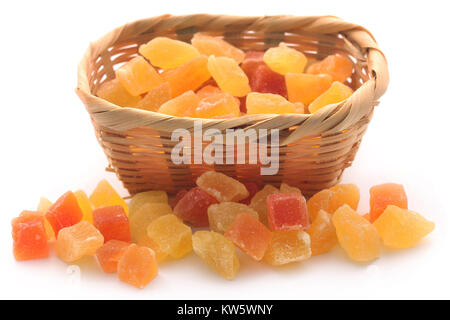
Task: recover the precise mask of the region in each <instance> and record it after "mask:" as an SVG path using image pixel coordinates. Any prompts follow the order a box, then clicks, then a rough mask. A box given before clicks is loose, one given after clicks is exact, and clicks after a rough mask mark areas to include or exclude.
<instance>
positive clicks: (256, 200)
mask: <svg viewBox="0 0 450 320" xmlns="http://www.w3.org/2000/svg"><path fill="white" fill-rule="evenodd" d="M279 192H280V190H278V189H277V188H275V187H274V186H272V185H270V184H266V185H265V186H264V188H263V189H262V190H260V191H258V192H257V193H256V194H255V196H254V197H253V198H252V200H251V201H250V205H249V206H250V208H252V209H253V210H255V211H256V212H258V216H259V221H261V222H262V223H264V224H265V225H266V226H268V225H269V221H268V219H267V197H268V196H269V195H271V194H275V193H279Z"/></svg>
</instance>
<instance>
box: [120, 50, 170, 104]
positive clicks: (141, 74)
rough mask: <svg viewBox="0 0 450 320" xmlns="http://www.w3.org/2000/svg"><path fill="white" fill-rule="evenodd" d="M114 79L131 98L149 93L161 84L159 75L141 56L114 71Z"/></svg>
mask: <svg viewBox="0 0 450 320" xmlns="http://www.w3.org/2000/svg"><path fill="white" fill-rule="evenodd" d="M116 78H117V79H119V81H120V83H121V84H122V86H123V87H124V88H125V89H126V90H127V91H128V92H129V93H130V94H131V95H133V96H139V95H141V94H143V93H146V92H149V91H150V90H151V89H153V88H154V87H156V86H159V85H160V84H162V83H163V80H162V78H161V76H160V75H159V73H158V72H157V71H156V70H155V69H154V68H153V67H152V66H151V65H150V64H149V63H148V62H147V61H146V60H145V59H144V58H143V57H141V56H137V57H135V58H133V59H131V60H130V61H128V62H127V63H125V64H124V65H123V66H121V67H120V68H119V69H117V70H116Z"/></svg>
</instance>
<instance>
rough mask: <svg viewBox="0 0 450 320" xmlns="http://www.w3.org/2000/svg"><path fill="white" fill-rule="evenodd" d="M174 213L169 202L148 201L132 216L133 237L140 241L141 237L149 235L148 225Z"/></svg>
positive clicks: (131, 228) (134, 239) (131, 230)
mask: <svg viewBox="0 0 450 320" xmlns="http://www.w3.org/2000/svg"><path fill="white" fill-rule="evenodd" d="M171 213H172V207H171V206H169V204H168V203H151V202H150V203H146V204H144V205H142V206H140V207H139V209H138V210H136V212H135V213H134V214H133V215H132V216H131V217H130V233H131V239H132V240H133V241H134V242H138V241H139V239H140V238H142V237H144V236H147V227H148V225H149V224H150V223H151V222H152V221H154V220H156V219H157V218H159V217H161V216H163V215H166V214H171Z"/></svg>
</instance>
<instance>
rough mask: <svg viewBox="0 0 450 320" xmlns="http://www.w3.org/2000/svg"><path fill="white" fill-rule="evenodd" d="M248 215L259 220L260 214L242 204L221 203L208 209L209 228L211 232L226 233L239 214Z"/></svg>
mask: <svg viewBox="0 0 450 320" xmlns="http://www.w3.org/2000/svg"><path fill="white" fill-rule="evenodd" d="M241 213H242V214H248V215H249V216H251V217H253V218H255V219H257V220H259V217H258V212H256V211H255V210H253V209H252V208H250V207H249V206H246V205H245V204H242V203H236V202H221V203H219V204H213V205H211V206H209V207H208V218H209V226H210V227H211V230H213V231H215V232H219V233H225V231H227V230H228V228H229V227H230V226H231V224H232V223H233V222H234V220H235V219H236V217H237V216H238V215H239V214H241Z"/></svg>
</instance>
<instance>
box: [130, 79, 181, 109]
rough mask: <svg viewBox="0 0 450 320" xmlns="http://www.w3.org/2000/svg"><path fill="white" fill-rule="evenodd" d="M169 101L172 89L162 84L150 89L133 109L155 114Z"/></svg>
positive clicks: (166, 83) (167, 84)
mask: <svg viewBox="0 0 450 320" xmlns="http://www.w3.org/2000/svg"><path fill="white" fill-rule="evenodd" d="M170 99H172V88H171V87H170V84H169V83H168V82H164V83H163V84H160V85H159V86H156V87H154V88H153V89H151V90H150V91H149V92H148V93H147V94H146V95H145V97H144V98H142V99H141V101H139V103H138V104H137V105H136V106H135V108H139V109H144V110H148V111H154V112H156V111H158V109H159V107H161V106H162V105H163V104H164V103H165V102H167V101H169V100H170Z"/></svg>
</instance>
